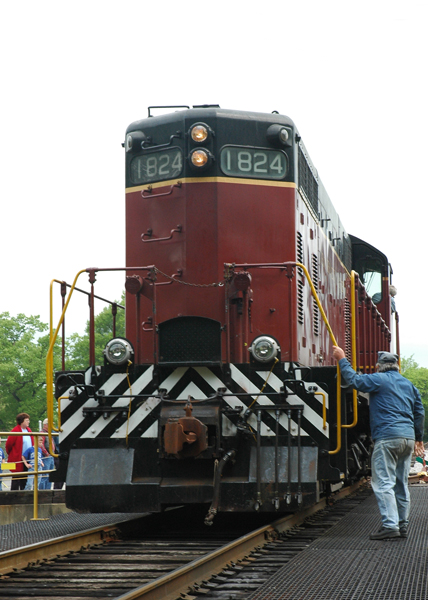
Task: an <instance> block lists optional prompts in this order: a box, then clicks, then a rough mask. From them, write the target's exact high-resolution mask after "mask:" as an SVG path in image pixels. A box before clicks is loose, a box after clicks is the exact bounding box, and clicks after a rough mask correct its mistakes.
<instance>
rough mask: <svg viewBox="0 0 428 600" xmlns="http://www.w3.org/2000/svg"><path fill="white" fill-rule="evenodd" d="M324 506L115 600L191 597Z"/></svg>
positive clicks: (246, 537)
mask: <svg viewBox="0 0 428 600" xmlns="http://www.w3.org/2000/svg"><path fill="white" fill-rule="evenodd" d="M362 483H363V482H362V481H360V482H358V483H356V484H354V485H353V486H350V487H349V488H345V489H343V490H341V491H340V492H338V493H337V494H336V495H335V496H334V499H335V501H337V500H341V499H342V498H344V497H345V496H348V495H350V494H352V493H354V492H355V491H356V490H357V489H358V488H359V487H360V486H361V485H362ZM325 506H326V499H325V498H324V499H323V500H322V501H320V502H318V503H317V504H314V505H313V506H311V507H309V508H307V509H305V510H302V511H299V512H298V513H295V514H293V515H289V516H287V517H284V518H282V519H279V520H278V521H275V522H274V523H272V524H270V525H265V526H264V527H260V528H259V529H256V530H254V531H252V532H251V533H249V534H247V535H244V536H242V537H240V538H238V539H237V540H234V541H233V542H231V543H230V544H227V545H225V546H223V547H222V548H219V549H218V550H216V551H214V552H212V553H210V554H207V555H205V556H203V557H202V558H199V559H197V560H194V561H192V562H190V563H189V564H188V565H186V566H184V567H180V568H179V569H176V570H175V571H172V572H171V573H168V574H167V575H164V576H163V577H160V578H159V579H156V580H155V581H153V582H151V583H149V584H147V585H143V586H141V587H139V588H136V589H134V590H132V591H131V592H127V593H126V594H123V595H122V596H118V597H117V598H116V599H115V600H140V599H142V598H143V599H144V600H176V599H177V598H178V597H180V594H181V595H182V596H183V597H186V594H189V595H191V591H189V588H191V587H193V586H196V585H201V584H202V587H203V582H204V581H206V580H207V579H210V578H211V577H212V576H213V575H217V574H218V573H221V572H222V571H223V570H224V569H225V568H226V567H227V566H228V565H230V563H237V562H239V561H241V560H243V559H245V558H246V557H248V555H249V553H250V552H252V551H253V550H255V549H256V548H258V547H260V546H264V545H265V544H267V543H268V542H269V541H270V540H272V539H274V538H276V537H277V536H278V535H279V534H281V533H283V532H284V531H287V530H289V529H291V528H292V527H295V526H296V525H299V524H300V523H302V522H303V521H304V520H305V519H307V518H308V517H310V516H311V515H313V514H314V513H316V512H318V511H320V510H322V509H324V508H325Z"/></svg>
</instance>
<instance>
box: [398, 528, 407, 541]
mask: <svg viewBox="0 0 428 600" xmlns="http://www.w3.org/2000/svg"><path fill="white" fill-rule="evenodd" d="M400 537H404V538H406V537H407V525H402V526H401V527H400Z"/></svg>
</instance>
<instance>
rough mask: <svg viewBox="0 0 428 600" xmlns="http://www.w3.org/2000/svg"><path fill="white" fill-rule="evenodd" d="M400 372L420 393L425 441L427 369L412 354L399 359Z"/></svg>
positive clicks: (427, 428) (427, 388) (426, 430)
mask: <svg viewBox="0 0 428 600" xmlns="http://www.w3.org/2000/svg"><path fill="white" fill-rule="evenodd" d="M401 374H402V375H404V377H406V378H407V379H409V381H411V382H412V383H413V385H414V386H415V387H417V388H418V390H419V392H420V394H421V398H422V404H423V405H424V408H425V427H424V441H426V440H428V369H426V368H425V367H420V366H419V365H418V363H417V362H416V361H415V360H414V358H413V355H412V356H411V357H410V358H402V359H401Z"/></svg>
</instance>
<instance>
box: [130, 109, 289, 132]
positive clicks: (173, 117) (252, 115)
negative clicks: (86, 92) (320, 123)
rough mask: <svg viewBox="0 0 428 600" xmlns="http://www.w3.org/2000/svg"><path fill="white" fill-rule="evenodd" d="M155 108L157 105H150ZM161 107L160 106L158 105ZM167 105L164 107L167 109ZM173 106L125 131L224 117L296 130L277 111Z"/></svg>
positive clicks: (135, 123) (284, 116) (132, 125)
mask: <svg viewBox="0 0 428 600" xmlns="http://www.w3.org/2000/svg"><path fill="white" fill-rule="evenodd" d="M151 108H157V107H151ZM159 108H162V107H159ZM167 108H169V107H165V109H167ZM173 108H174V107H171V112H168V113H167V114H162V115H156V116H154V115H153V116H148V117H147V118H146V119H141V120H140V121H134V122H133V123H131V124H130V125H129V126H128V127H127V129H126V133H129V132H131V131H138V130H139V129H141V128H142V127H147V126H148V125H149V126H153V125H154V124H155V123H156V124H157V125H162V124H164V123H165V124H166V123H171V122H174V121H175V122H177V123H179V122H182V121H183V119H193V120H195V121H201V120H203V119H206V118H219V117H221V118H225V119H240V120H241V121H245V120H247V121H265V122H269V123H272V121H274V122H275V123H278V124H279V125H288V126H289V127H293V128H294V130H295V131H296V126H295V124H294V122H293V121H292V120H291V119H290V118H289V117H287V116H286V115H280V114H279V113H277V112H272V113H261V112H251V111H244V110H233V109H227V108H220V107H218V106H211V105H207V106H202V107H199V106H197V107H193V108H189V109H180V110H176V111H174V110H173ZM149 114H150V108H149Z"/></svg>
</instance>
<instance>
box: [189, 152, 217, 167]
mask: <svg viewBox="0 0 428 600" xmlns="http://www.w3.org/2000/svg"><path fill="white" fill-rule="evenodd" d="M189 160H190V164H191V165H192V167H196V168H197V169H206V168H207V167H209V166H210V165H211V163H212V161H213V160H214V157H213V155H212V154H211V152H210V151H209V150H206V149H205V148H197V149H195V150H192V152H191V153H190V155H189Z"/></svg>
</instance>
